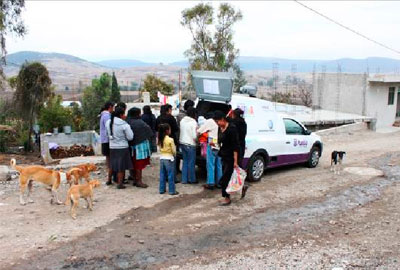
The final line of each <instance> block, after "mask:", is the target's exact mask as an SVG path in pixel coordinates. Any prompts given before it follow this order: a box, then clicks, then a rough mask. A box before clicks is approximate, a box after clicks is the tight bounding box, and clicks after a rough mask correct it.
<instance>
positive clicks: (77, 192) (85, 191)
mask: <svg viewBox="0 0 400 270" xmlns="http://www.w3.org/2000/svg"><path fill="white" fill-rule="evenodd" d="M99 186H100V181H99V180H91V181H89V183H85V184H83V185H74V186H72V187H70V189H69V190H68V194H67V200H66V201H65V205H69V204H70V203H72V204H71V217H72V218H73V219H76V212H75V210H76V207H78V205H79V199H80V198H84V199H85V200H86V202H87V205H88V209H89V210H90V211H92V210H93V189H94V188H96V187H99Z"/></svg>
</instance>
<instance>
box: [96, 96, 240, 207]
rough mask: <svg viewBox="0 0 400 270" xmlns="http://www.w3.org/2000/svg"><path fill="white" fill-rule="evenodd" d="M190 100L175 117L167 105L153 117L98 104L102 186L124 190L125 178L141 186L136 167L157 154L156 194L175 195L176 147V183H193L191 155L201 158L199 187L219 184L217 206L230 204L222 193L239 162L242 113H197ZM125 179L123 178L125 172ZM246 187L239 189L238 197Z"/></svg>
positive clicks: (148, 110)
mask: <svg viewBox="0 0 400 270" xmlns="http://www.w3.org/2000/svg"><path fill="white" fill-rule="evenodd" d="M194 105H195V103H194V102H193V101H192V100H187V101H186V102H185V104H184V107H183V110H180V112H179V114H178V116H177V117H176V118H175V117H174V116H173V115H172V106H171V105H169V104H166V105H163V106H161V109H160V116H159V117H157V118H156V117H155V116H154V114H153V113H152V111H151V108H150V106H144V107H143V112H142V110H141V109H139V108H137V107H133V108H131V109H129V111H128V112H126V108H127V107H126V104H125V103H122V102H121V103H118V104H116V105H115V104H113V103H112V102H107V103H106V104H104V106H103V108H102V111H101V114H100V140H101V145H102V154H103V155H104V156H105V157H106V163H107V167H108V179H107V182H106V184H107V185H113V184H114V183H116V184H117V186H116V187H117V188H118V189H124V188H126V186H125V185H126V184H127V183H128V180H132V181H133V185H134V186H136V187H139V188H147V187H148V185H147V184H145V183H144V182H143V177H142V171H143V170H144V169H145V168H146V167H147V166H148V165H150V160H151V155H152V153H154V152H157V151H159V153H160V155H159V156H160V181H159V193H160V194H164V193H166V192H167V182H168V193H169V194H170V195H178V194H179V192H178V191H177V190H176V187H175V183H178V182H179V181H178V180H177V172H178V171H179V162H177V151H178V149H179V150H180V153H181V158H182V178H181V181H180V182H181V183H182V184H197V183H198V181H197V179H196V170H195V167H196V156H197V153H198V146H199V147H200V151H199V154H201V156H203V157H204V158H205V160H206V168H207V181H206V184H205V185H203V187H204V188H206V189H210V190H213V189H215V188H220V189H221V193H222V197H223V200H222V201H221V202H220V203H221V205H229V204H230V203H231V200H230V195H229V194H228V193H227V192H226V188H227V186H228V184H229V181H230V179H231V176H232V174H233V172H234V169H235V168H238V167H239V165H240V164H241V163H242V160H243V156H244V152H245V147H246V145H245V138H246V134H247V125H246V122H245V120H244V118H243V111H242V110H241V109H239V108H236V109H235V110H230V111H229V113H228V114H226V113H224V112H221V111H215V112H207V113H205V114H204V115H199V114H198V111H197V110H196V109H195V107H194ZM126 171H129V177H128V178H127V179H125V172H126ZM247 188H248V186H244V187H243V189H242V198H243V197H244V196H245V195H246V191H247Z"/></svg>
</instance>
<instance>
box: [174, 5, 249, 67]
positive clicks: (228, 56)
mask: <svg viewBox="0 0 400 270" xmlns="http://www.w3.org/2000/svg"><path fill="white" fill-rule="evenodd" d="M241 19H242V13H241V12H240V11H237V10H235V9H234V8H233V7H232V6H231V5H230V4H227V3H222V4H220V6H219V8H218V14H217V19H216V24H215V25H214V29H210V27H211V26H212V25H213V24H214V21H215V19H214V9H213V7H212V5H211V4H204V3H200V4H198V5H196V6H194V7H193V8H188V9H185V10H183V11H182V20H181V25H182V26H184V27H186V28H188V29H189V30H190V33H191V34H192V38H193V41H192V44H191V47H190V49H188V50H187V51H186V52H185V55H186V57H187V58H188V59H189V63H190V68H191V69H199V70H213V71H228V70H229V69H230V68H234V62H235V59H236V58H237V56H238V54H239V50H238V49H236V48H235V46H234V43H233V25H234V24H235V23H236V22H238V21H240V20H241Z"/></svg>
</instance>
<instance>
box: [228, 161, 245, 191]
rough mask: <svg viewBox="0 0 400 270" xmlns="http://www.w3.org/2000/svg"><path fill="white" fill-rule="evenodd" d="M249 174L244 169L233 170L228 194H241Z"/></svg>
mask: <svg viewBox="0 0 400 270" xmlns="http://www.w3.org/2000/svg"><path fill="white" fill-rule="evenodd" d="M246 176H247V173H246V171H245V170H243V169H242V168H240V167H238V168H235V169H234V170H233V173H232V176H231V180H230V181H229V184H228V187H227V188H226V192H227V193H229V194H232V193H235V192H239V191H241V190H242V188H243V186H244V180H245V179H246Z"/></svg>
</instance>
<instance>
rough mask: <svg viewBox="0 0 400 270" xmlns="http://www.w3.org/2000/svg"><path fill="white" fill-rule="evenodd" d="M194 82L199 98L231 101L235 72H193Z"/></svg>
mask: <svg viewBox="0 0 400 270" xmlns="http://www.w3.org/2000/svg"><path fill="white" fill-rule="evenodd" d="M191 75H192V76H191V77H192V84H193V87H194V89H195V90H196V95H197V98H199V100H204V101H213V102H224V103H229V102H230V101H231V99H232V88H233V74H232V73H230V72H216V71H202V70H198V71H197V70H194V71H192V72H191Z"/></svg>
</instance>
